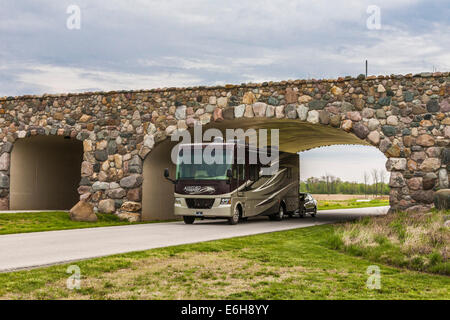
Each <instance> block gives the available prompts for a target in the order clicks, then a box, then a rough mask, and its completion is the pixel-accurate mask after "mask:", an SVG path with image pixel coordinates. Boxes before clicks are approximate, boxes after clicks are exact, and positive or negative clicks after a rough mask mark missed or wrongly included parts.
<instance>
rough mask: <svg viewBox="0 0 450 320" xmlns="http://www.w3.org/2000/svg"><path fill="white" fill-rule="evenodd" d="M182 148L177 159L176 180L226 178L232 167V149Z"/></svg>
mask: <svg viewBox="0 0 450 320" xmlns="http://www.w3.org/2000/svg"><path fill="white" fill-rule="evenodd" d="M216 151H217V150H212V151H211V150H207V149H206V150H205V148H196V149H194V148H192V149H191V148H182V149H181V150H180V152H179V154H178V160H177V171H176V178H177V180H227V179H228V177H227V170H228V169H231V168H232V163H233V150H232V149H225V148H224V149H221V150H218V151H217V152H216Z"/></svg>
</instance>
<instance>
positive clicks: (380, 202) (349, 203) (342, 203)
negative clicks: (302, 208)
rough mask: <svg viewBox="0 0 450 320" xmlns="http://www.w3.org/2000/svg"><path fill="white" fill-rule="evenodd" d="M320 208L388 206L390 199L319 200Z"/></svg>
mask: <svg viewBox="0 0 450 320" xmlns="http://www.w3.org/2000/svg"><path fill="white" fill-rule="evenodd" d="M317 202H318V209H319V210H334V209H352V208H367V207H382V206H388V205H389V200H388V199H374V200H370V201H364V202H358V201H356V199H350V200H318V201H317Z"/></svg>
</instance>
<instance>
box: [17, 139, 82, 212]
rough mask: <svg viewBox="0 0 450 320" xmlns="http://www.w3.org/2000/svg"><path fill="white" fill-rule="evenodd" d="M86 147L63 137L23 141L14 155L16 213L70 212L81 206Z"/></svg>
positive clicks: (19, 142) (18, 141) (20, 141)
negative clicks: (82, 165)
mask: <svg viewBox="0 0 450 320" xmlns="http://www.w3.org/2000/svg"><path fill="white" fill-rule="evenodd" d="M82 158H83V144H82V143H81V141H78V140H75V139H66V138H64V137H62V136H35V137H30V138H24V139H19V140H17V141H16V142H15V144H14V148H13V150H12V153H11V173H10V176H11V194H10V208H11V209H12V210H68V209H70V208H71V207H72V206H73V205H74V204H75V203H77V201H78V198H79V195H78V192H77V186H78V183H79V181H80V167H81V161H82Z"/></svg>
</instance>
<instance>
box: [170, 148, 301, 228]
mask: <svg viewBox="0 0 450 320" xmlns="http://www.w3.org/2000/svg"><path fill="white" fill-rule="evenodd" d="M208 148H209V149H210V150H211V149H212V150H213V152H212V153H211V152H209V153H208V154H211V156H210V158H211V157H212V158H214V159H208V157H204V156H203V157H202V155H204V152H205V150H206V149H208ZM217 150H221V152H217ZM214 151H216V152H214ZM271 152H274V149H273V148H270V147H269V148H264V149H257V148H252V147H249V146H248V145H242V144H239V143H237V142H226V143H225V142H220V143H218V142H213V143H203V144H181V145H179V149H178V159H177V166H176V177H175V179H170V178H169V171H168V170H167V169H166V170H165V172H164V176H165V177H166V178H167V179H168V180H170V181H171V182H172V183H173V184H174V186H175V203H174V212H175V215H177V216H182V217H183V219H184V222H185V223H186V224H192V223H194V221H195V219H196V218H201V219H218V218H222V219H223V218H226V219H228V221H229V223H230V224H237V223H238V222H239V220H241V219H247V218H249V217H255V216H268V217H269V218H270V219H271V220H282V219H283V217H284V216H285V215H291V214H293V213H294V212H295V211H297V210H298V208H299V196H298V195H299V156H298V154H291V153H285V152H278V151H277V154H278V157H277V159H276V160H275V161H271V162H270V164H268V165H266V164H262V163H261V161H260V155H262V154H263V153H264V154H265V155H266V156H267V154H269V155H270V154H271ZM196 157H197V158H196ZM222 159H223V160H222ZM255 159H256V160H257V161H254V160H255ZM194 160H197V161H194ZM212 160H214V161H212ZM217 160H222V161H217ZM212 162H214V163H212ZM267 171H271V174H269V175H267Z"/></svg>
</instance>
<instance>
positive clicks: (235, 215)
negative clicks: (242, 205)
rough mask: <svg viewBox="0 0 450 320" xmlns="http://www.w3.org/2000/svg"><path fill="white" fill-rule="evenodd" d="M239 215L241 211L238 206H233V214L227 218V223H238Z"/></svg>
mask: <svg viewBox="0 0 450 320" xmlns="http://www.w3.org/2000/svg"><path fill="white" fill-rule="evenodd" d="M240 217H241V211H240V210H239V207H237V206H236V208H234V212H233V216H232V217H231V218H228V223H229V224H231V225H235V224H238V223H239V219H240Z"/></svg>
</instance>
